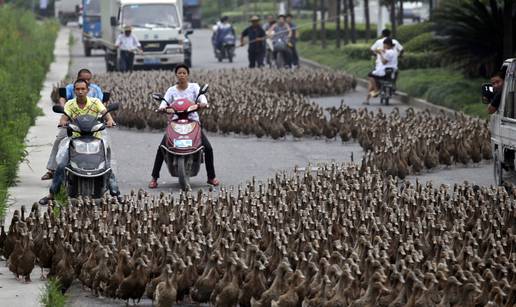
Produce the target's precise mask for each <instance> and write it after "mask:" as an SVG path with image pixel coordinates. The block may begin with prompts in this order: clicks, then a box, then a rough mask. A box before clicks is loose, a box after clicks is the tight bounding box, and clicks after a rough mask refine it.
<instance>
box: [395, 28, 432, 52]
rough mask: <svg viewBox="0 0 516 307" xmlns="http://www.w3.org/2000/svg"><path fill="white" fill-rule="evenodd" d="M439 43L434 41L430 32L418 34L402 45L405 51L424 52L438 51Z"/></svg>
mask: <svg viewBox="0 0 516 307" xmlns="http://www.w3.org/2000/svg"><path fill="white" fill-rule="evenodd" d="M439 44H440V42H439V41H438V40H437V39H435V37H434V35H433V33H432V32H426V33H423V34H419V35H418V36H416V37H414V38H413V39H411V40H409V41H408V42H407V43H405V44H404V45H403V48H405V50H406V51H410V52H425V51H433V50H437V49H439Z"/></svg>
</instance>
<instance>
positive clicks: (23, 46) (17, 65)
mask: <svg viewBox="0 0 516 307" xmlns="http://www.w3.org/2000/svg"><path fill="white" fill-rule="evenodd" d="M0 29H2V30H1V31H0V46H2V47H1V48H0V93H2V95H0V114H1V115H0V118H1V120H0V121H1V122H2V125H0V216H3V213H4V212H3V209H4V208H5V201H6V197H7V195H6V190H7V187H8V186H10V185H12V184H13V183H14V180H15V178H16V170H17V167H18V162H19V161H21V160H22V159H23V158H24V156H25V147H24V139H25V135H26V134H27V131H28V130H29V127H30V126H31V125H32V124H33V123H34V120H35V118H36V116H37V115H39V114H40V110H39V109H38V108H37V106H36V103H37V101H38V99H39V92H40V89H41V87H42V84H43V80H44V79H45V75H46V71H47V70H48V66H49V64H50V62H52V59H53V49H54V41H55V38H56V35H57V30H58V25H57V23H55V22H52V21H44V22H36V19H35V17H34V15H33V14H32V13H30V12H28V11H23V10H21V9H15V8H13V7H12V6H10V5H3V6H0Z"/></svg>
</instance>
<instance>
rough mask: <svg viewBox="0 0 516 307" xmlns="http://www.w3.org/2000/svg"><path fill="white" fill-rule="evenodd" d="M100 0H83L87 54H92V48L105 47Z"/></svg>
mask: <svg viewBox="0 0 516 307" xmlns="http://www.w3.org/2000/svg"><path fill="white" fill-rule="evenodd" d="M100 1H101V0H82V43H83V45H84V55H85V56H91V50H92V49H103V44H102V42H101V38H102V27H101V24H100Z"/></svg>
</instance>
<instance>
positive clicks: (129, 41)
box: [115, 26, 142, 71]
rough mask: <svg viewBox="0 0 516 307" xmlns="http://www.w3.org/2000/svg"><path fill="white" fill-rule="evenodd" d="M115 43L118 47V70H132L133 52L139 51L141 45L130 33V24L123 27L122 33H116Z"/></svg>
mask: <svg viewBox="0 0 516 307" xmlns="http://www.w3.org/2000/svg"><path fill="white" fill-rule="evenodd" d="M115 45H116V47H117V48H120V71H132V70H133V63H134V53H135V52H141V47H142V45H141V44H140V42H139V41H138V39H137V38H136V36H134V35H133V34H132V29H131V26H125V27H124V33H123V34H120V35H118V37H117V39H116V42H115Z"/></svg>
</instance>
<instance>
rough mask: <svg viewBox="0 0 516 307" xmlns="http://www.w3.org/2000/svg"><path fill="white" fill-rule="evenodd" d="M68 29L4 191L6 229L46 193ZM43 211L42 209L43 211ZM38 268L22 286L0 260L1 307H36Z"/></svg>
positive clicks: (62, 33) (57, 47)
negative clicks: (13, 181) (12, 182)
mask: <svg viewBox="0 0 516 307" xmlns="http://www.w3.org/2000/svg"><path fill="white" fill-rule="evenodd" d="M69 35H70V30H69V29H68V28H66V27H62V28H61V29H60V31H59V33H58V36H57V39H56V42H55V45H54V62H52V64H50V68H49V70H48V72H47V74H46V77H45V81H44V82H43V87H42V88H41V91H40V100H39V101H38V107H40V108H41V110H42V111H43V116H39V117H38V118H36V122H35V124H34V126H32V127H31V128H30V129H29V132H28V133H27V136H26V137H25V144H26V146H27V152H28V154H27V156H26V157H25V159H24V161H23V162H22V163H20V165H19V167H18V173H17V179H18V181H17V185H16V186H13V187H10V188H9V190H8V195H9V199H8V204H9V207H7V209H6V215H5V218H4V222H5V224H4V225H5V226H6V228H8V227H9V224H10V223H11V219H12V216H13V213H14V211H15V210H19V209H20V208H21V206H22V205H24V206H25V208H26V209H27V215H28V213H29V212H30V209H31V206H32V204H33V203H34V202H35V201H37V200H38V199H39V198H40V197H42V196H44V195H45V193H48V186H49V184H50V183H49V182H48V181H46V182H45V181H41V180H40V176H41V175H42V174H43V173H44V172H45V170H46V164H47V159H48V155H49V153H50V149H51V147H52V144H53V142H54V139H55V135H56V132H57V128H56V123H57V121H58V119H59V116H58V115H57V114H55V113H53V112H52V108H51V107H52V101H51V99H50V93H51V92H52V88H53V86H54V84H56V83H57V82H59V81H61V80H62V79H64V78H65V76H66V74H67V73H68V65H69V60H70V50H69V46H68V39H69ZM45 209H46V208H42V210H45ZM39 274H40V269H39V267H34V270H33V271H32V274H31V280H32V282H31V283H29V284H22V283H21V282H20V281H17V280H16V279H15V278H14V276H13V274H12V273H11V272H10V271H9V269H8V268H7V267H6V263H5V261H0V289H1V291H0V302H2V304H1V305H2V306H39V305H40V304H39V302H38V301H39V295H40V293H41V289H42V288H43V287H44V285H45V282H44V281H41V280H40V278H39Z"/></svg>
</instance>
